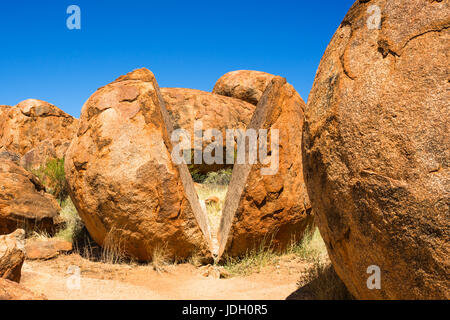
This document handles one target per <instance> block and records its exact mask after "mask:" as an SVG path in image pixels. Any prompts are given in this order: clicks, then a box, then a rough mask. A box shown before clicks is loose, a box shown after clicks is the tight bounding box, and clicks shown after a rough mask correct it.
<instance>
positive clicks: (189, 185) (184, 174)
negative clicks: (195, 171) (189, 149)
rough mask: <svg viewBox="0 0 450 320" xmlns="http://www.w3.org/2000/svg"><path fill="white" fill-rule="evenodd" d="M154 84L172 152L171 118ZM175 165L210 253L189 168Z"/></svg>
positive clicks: (207, 227)
mask: <svg viewBox="0 0 450 320" xmlns="http://www.w3.org/2000/svg"><path fill="white" fill-rule="evenodd" d="M155 85H156V88H155V89H156V93H157V95H158V100H159V105H160V107H161V114H162V117H163V121H164V124H165V127H166V132H167V134H168V136H167V137H164V141H165V144H166V147H167V149H168V150H169V151H170V152H172V148H173V146H172V143H171V140H170V138H171V136H172V132H173V131H174V127H173V123H172V120H171V119H170V116H169V113H168V111H167V108H166V104H165V101H164V99H163V97H162V95H161V91H160V88H159V87H158V85H157V84H155ZM176 167H177V168H178V172H179V174H180V178H181V182H182V183H183V187H184V191H185V194H186V198H187V199H188V201H189V203H190V205H191V208H192V212H193V214H194V217H195V219H196V221H197V223H198V225H199V227H200V229H201V231H202V233H203V235H204V237H205V240H206V242H207V244H208V246H209V248H210V251H211V253H212V252H213V244H212V241H211V228H210V225H209V222H208V217H207V216H206V212H205V211H204V210H203V209H202V207H201V204H200V202H199V200H198V196H197V192H196V189H195V187H194V181H193V179H192V177H191V174H190V172H189V169H188V167H187V165H186V164H185V163H181V164H177V165H176Z"/></svg>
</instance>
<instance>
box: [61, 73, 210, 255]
mask: <svg viewBox="0 0 450 320" xmlns="http://www.w3.org/2000/svg"><path fill="white" fill-rule="evenodd" d="M172 130H173V128H172V124H171V120H170V118H169V115H168V113H167V110H166V109H165V105H164V101H163V99H162V96H161V94H160V91H159V87H158V84H157V82H156V79H155V77H154V75H153V74H152V73H151V72H150V71H149V70H147V69H139V70H136V71H134V72H131V73H129V74H127V75H125V76H121V77H120V78H118V79H117V80H116V81H114V82H113V83H110V84H108V85H106V86H104V87H102V88H100V89H99V90H98V91H97V92H95V93H94V94H93V95H92V96H91V97H90V98H89V99H88V101H87V102H86V103H85V104H84V106H83V109H82V111H81V119H80V126H79V129H78V133H77V134H76V137H75V138H74V140H73V141H72V143H71V145H70V147H69V150H68V152H67V156H66V162H65V171H66V176H67V181H68V184H69V189H70V195H71V198H72V200H73V202H74V204H75V206H76V207H77V209H78V212H79V214H80V216H81V218H82V219H83V221H84V223H85V225H86V227H87V229H88V231H89V233H90V234H91V236H92V237H93V239H94V240H95V241H96V242H97V243H98V244H100V245H101V246H103V247H105V248H109V249H110V250H116V251H118V253H119V254H121V253H123V254H124V255H127V256H129V257H132V258H134V259H138V260H142V261H149V260H152V259H153V257H154V256H155V255H158V254H159V255H161V254H164V256H165V257H167V258H171V259H174V260H183V259H187V258H188V257H190V256H192V255H199V256H203V257H206V258H208V257H211V253H210V241H211V240H210V239H211V237H210V231H209V227H208V224H207V218H206V216H205V213H204V212H203V211H202V209H201V207H200V202H199V200H198V196H197V194H196V192H195V189H194V185H193V181H192V179H191V176H190V174H189V171H188V169H187V166H186V165H185V164H181V165H175V164H174V163H173V161H172V157H171V152H172V144H171V141H170V137H171V132H172Z"/></svg>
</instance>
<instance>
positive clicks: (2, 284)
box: [0, 279, 47, 300]
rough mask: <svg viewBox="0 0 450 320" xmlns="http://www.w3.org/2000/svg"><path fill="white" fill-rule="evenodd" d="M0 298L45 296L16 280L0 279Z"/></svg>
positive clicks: (33, 298) (39, 297) (32, 298)
mask: <svg viewBox="0 0 450 320" xmlns="http://www.w3.org/2000/svg"><path fill="white" fill-rule="evenodd" d="M0 300H47V298H46V297H45V296H44V295H42V294H36V293H34V292H32V291H31V290H29V289H27V288H25V287H24V286H22V285H20V284H18V283H16V282H13V281H10V280H6V279H0Z"/></svg>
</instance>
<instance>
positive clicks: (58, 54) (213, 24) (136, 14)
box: [0, 0, 354, 117]
mask: <svg viewBox="0 0 450 320" xmlns="http://www.w3.org/2000/svg"><path fill="white" fill-rule="evenodd" d="M353 2H354V0H340V1H336V0H328V1H303V0H293V1H287V0H271V1H266V0H259V1H245V0H241V1H235V0H227V1H214V0H209V1H194V0H191V1H176V0H172V1H152V0H146V1H144V0H141V1H137V0H127V1H114V0H89V1H85V0H72V1H64V0H53V1H51V0H40V1H35V0H33V1H32V0H29V1H22V0H15V1H1V3H0V43H1V46H0V104H7V105H15V104H17V103H18V102H20V101H22V100H25V99H28V98H35V99H41V100H45V101H48V102H50V103H52V104H54V105H56V106H58V107H59V108H61V109H62V110H64V111H65V112H67V113H69V114H72V115H73V116H76V117H79V114H80V110H81V107H82V105H83V104H84V102H85V101H86V100H87V99H88V98H89V96H90V95H91V94H92V93H94V92H95V91H96V89H97V88H99V87H101V86H103V85H105V84H107V83H109V82H112V81H113V80H115V79H116V78H117V77H118V76H120V75H122V74H125V73H127V72H129V71H131V70H133V69H136V68H140V67H147V68H148V69H150V70H152V71H153V72H154V73H155V75H156V77H157V80H158V83H159V85H160V86H161V87H182V88H194V89H200V90H205V91H211V90H212V88H213V86H214V83H215V82H216V80H217V79H218V78H219V77H220V76H222V75H223V74H225V73H226V72H229V71H233V70H241V69H248V70H260V71H265V72H269V73H272V74H276V75H281V76H284V77H286V78H287V80H288V81H289V82H290V83H291V84H292V85H294V87H295V88H296V89H297V91H298V92H299V93H300V95H301V96H302V97H303V99H304V100H305V101H306V100H307V98H308V94H309V91H310V89H311V86H312V84H313V81H314V76H315V73H316V70H317V67H318V64H319V62H320V59H321V57H322V55H323V53H324V51H325V49H326V47H327V45H328V42H329V41H330V39H331V37H332V35H333V34H334V32H335V31H336V29H337V27H338V26H339V24H340V22H341V21H342V19H343V18H344V16H345V14H346V12H347V11H348V9H349V8H350V7H351V5H352V4H353ZM72 4H75V5H78V6H79V7H80V8H81V30H69V29H68V28H67V27H66V20H67V18H68V17H69V15H68V14H67V13H66V10H67V7H68V6H69V5H72Z"/></svg>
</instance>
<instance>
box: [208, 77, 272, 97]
mask: <svg viewBox="0 0 450 320" xmlns="http://www.w3.org/2000/svg"><path fill="white" fill-rule="evenodd" d="M274 77H275V76H274V75H272V74H269V73H266V72H261V71H252V70H239V71H232V72H228V73H226V74H225V75H223V76H222V77H221V78H220V79H219V80H217V82H216V84H215V86H214V89H213V93H215V94H220V95H223V96H227V97H233V98H236V99H240V100H244V101H247V102H248V103H251V104H253V105H257V104H258V102H259V100H260V99H261V97H262V95H263V93H264V91H265V90H266V88H267V86H268V85H269V84H270V81H271V80H272V79H273V78H274Z"/></svg>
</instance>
